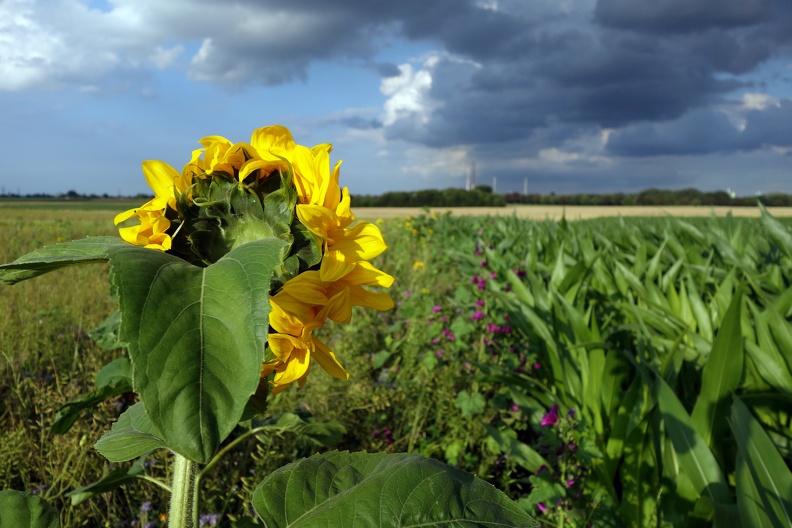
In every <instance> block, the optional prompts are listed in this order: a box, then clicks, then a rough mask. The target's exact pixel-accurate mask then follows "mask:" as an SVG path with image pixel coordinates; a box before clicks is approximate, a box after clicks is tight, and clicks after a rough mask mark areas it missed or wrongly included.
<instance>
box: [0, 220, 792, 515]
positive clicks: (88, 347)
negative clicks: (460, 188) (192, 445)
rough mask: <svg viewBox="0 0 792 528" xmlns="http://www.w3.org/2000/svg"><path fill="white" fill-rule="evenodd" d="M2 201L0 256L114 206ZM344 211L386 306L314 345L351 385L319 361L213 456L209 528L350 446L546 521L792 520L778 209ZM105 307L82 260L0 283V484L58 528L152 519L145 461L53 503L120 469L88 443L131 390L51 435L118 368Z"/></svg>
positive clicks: (206, 502)
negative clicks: (427, 469) (109, 483)
mask: <svg viewBox="0 0 792 528" xmlns="http://www.w3.org/2000/svg"><path fill="white" fill-rule="evenodd" d="M125 206H126V205H125ZM0 210H2V213H3V214H2V216H0V259H1V260H2V261H3V262H9V261H11V260H14V259H15V258H17V257H18V256H20V255H22V254H24V253H26V252H28V251H31V250H33V249H36V248H38V247H40V246H42V245H45V244H52V243H55V242H59V241H64V240H71V239H75V238H82V237H84V236H88V235H111V234H114V233H115V229H114V227H113V225H112V217H113V215H114V214H115V213H116V212H118V211H119V209H112V210H111V209H105V210H101V208H94V209H88V208H81V207H79V206H70V207H69V208H57V209H47V208H46V207H42V208H38V207H26V208H22V207H9V206H7V205H0ZM355 212H356V214H357V216H358V217H360V218H369V219H371V220H372V221H376V222H377V224H378V225H379V226H380V228H381V229H382V230H383V233H384V235H385V238H386V240H387V242H388V244H389V246H390V249H389V250H388V251H387V252H386V253H385V254H384V255H382V256H381V257H378V259H377V260H376V261H375V264H376V266H377V267H379V268H381V269H384V270H386V271H387V272H388V273H390V274H392V275H394V276H395V277H396V282H395V284H394V286H393V288H392V289H391V292H390V293H391V294H392V296H393V298H394V300H395V303H396V307H395V309H394V310H391V311H388V312H376V311H373V310H365V311H364V310H361V311H359V312H355V314H354V316H353V319H352V322H351V323H350V324H347V325H337V326H328V327H327V328H325V329H323V330H322V332H323V338H324V339H325V340H326V341H327V342H328V344H330V345H331V347H332V348H333V350H335V352H336V354H337V355H338V357H339V359H340V360H341V362H342V363H343V364H344V366H345V368H346V369H347V370H348V371H349V372H350V374H351V378H350V380H349V381H340V380H335V379H332V378H330V377H329V376H326V375H325V374H324V373H322V372H321V371H320V370H319V369H316V372H314V373H312V374H311V378H310V380H309V382H308V383H307V385H306V386H305V387H304V388H302V389H297V388H296V387H295V388H291V389H289V390H286V391H284V392H283V393H281V394H279V395H277V396H276V397H274V398H271V401H270V404H269V409H268V413H269V414H270V415H271V416H272V418H271V420H273V421H276V420H277V419H278V418H279V417H280V418H283V417H291V416H295V418H289V419H293V420H296V422H291V423H292V425H291V426H289V427H287V426H285V425H283V426H281V427H280V428H273V429H272V430H271V431H270V432H268V433H266V434H263V433H262V434H258V435H254V436H250V437H247V438H244V439H242V441H240V442H238V443H236V444H234V445H233V448H232V449H230V450H229V453H228V454H227V455H226V456H225V457H224V458H223V459H221V462H220V464H219V465H218V467H217V468H216V471H215V472H214V473H212V475H211V476H210V477H208V478H207V479H206V480H205V481H203V488H202V504H203V507H204V512H205V514H206V515H207V516H209V515H212V514H216V515H217V517H216V518H215V517H206V518H207V519H214V520H213V521H211V522H214V523H217V524H216V525H218V526H234V525H238V526H250V524H241V523H240V524H235V523H237V520H238V519H239V518H241V517H242V516H244V515H245V514H246V513H248V512H249V511H250V494H251V492H252V486H253V485H254V483H255V482H257V481H258V480H260V478H261V476H262V475H266V474H268V473H270V472H271V471H273V470H275V469H276V468H278V467H280V466H282V465H284V464H285V463H288V462H290V461H292V460H295V459H297V458H300V457H304V456H308V455H310V454H311V453H314V452H319V451H326V450H328V449H342V450H343V449H348V450H350V451H359V450H366V451H369V452H373V451H386V452H416V453H421V454H423V455H425V456H428V457H432V458H436V459H439V460H441V461H443V462H446V463H448V464H450V465H451V466H454V467H458V468H460V469H463V470H465V471H467V472H470V473H473V474H476V475H478V476H479V477H481V478H483V479H486V480H487V481H489V482H491V483H492V484H493V485H495V486H496V487H498V488H499V489H501V490H503V491H504V492H505V493H506V494H507V495H508V496H509V497H511V498H512V499H514V500H516V501H518V503H519V504H520V505H521V506H522V507H523V508H525V509H526V510H527V511H529V512H530V513H531V514H532V515H534V516H535V517H536V518H537V520H539V521H541V522H542V523H543V524H544V525H548V526H561V525H564V526H580V527H584V526H598V527H599V526H614V527H615V526H630V527H632V526H635V527H639V526H641V527H642V526H669V527H671V526H674V527H684V526H690V527H694V526H696V527H697V526H711V525H715V526H729V527H731V526H745V527H746V528H747V527H749V526H789V520H790V516H789V512H792V504H790V502H791V501H792V499H791V498H790V497H792V473H790V471H789V465H790V462H791V461H792V421H791V419H790V414H789V409H790V404H792V324H790V317H791V316H792V229H790V226H792V222H791V221H790V220H789V219H787V218H784V217H787V216H792V211H789V210H771V211H770V214H771V215H773V217H775V219H774V218H773V217H770V216H764V217H761V218H760V216H761V215H760V211H759V210H758V209H756V210H754V209H734V210H733V217H732V216H729V217H727V216H726V215H725V212H724V211H721V210H719V209H718V208H716V211H715V213H716V216H717V218H711V217H710V212H711V209H710V208H701V209H695V210H690V209H684V210H677V209H675V208H668V207H665V208H662V210H661V209H649V208H645V209H644V208H642V209H641V210H640V214H639V213H637V212H636V210H633V209H629V210H627V209H624V208H622V209H620V210H618V211H613V210H612V209H609V208H601V207H596V208H593V207H592V208H581V207H567V208H566V209H565V218H566V220H564V221H547V220H560V217H561V214H562V210H561V208H541V207H531V206H521V207H517V208H513V209H512V208H506V209H496V210H492V211H486V213H487V214H489V213H490V212H491V213H492V214H493V215H500V216H498V217H496V216H477V215H468V214H467V212H468V211H456V210H455V211H454V212H453V213H451V214H445V212H444V211H439V210H438V211H436V212H433V213H432V212H429V213H424V212H422V211H410V210H404V209H387V210H370V209H359V210H355ZM475 212H476V213H480V212H482V211H479V210H476V211H475ZM666 212H668V213H670V214H672V215H673V216H664V215H665V213H666ZM463 213H464V214H463ZM605 213H612V214H613V216H615V217H612V218H594V219H588V218H591V217H589V216H587V215H599V216H608V215H607V214H605ZM743 214H745V215H748V216H753V217H754V218H738V216H741V215H743ZM641 215H643V216H648V217H650V218H642V219H641V221H640V222H637V221H632V220H631V218H632V217H633V216H641ZM676 215H679V216H684V217H685V218H677V217H676ZM619 216H621V218H619ZM694 216H700V218H693V217H694ZM577 219H581V221H572V220H577ZM114 309H115V305H114V302H113V301H112V300H111V298H110V297H109V288H108V285H107V270H106V267H104V266H102V265H95V264H92V265H85V266H76V267H72V268H68V269H65V270H61V271H59V272H57V273H52V274H49V275H45V276H43V277H40V278H37V279H35V280H31V281H27V282H23V283H20V284H18V285H15V286H11V287H8V286H2V287H0V310H2V311H0V314H2V315H0V354H1V355H2V359H0V396H1V397H0V416H2V424H3V427H2V430H0V489H18V490H22V489H27V490H31V491H34V492H35V493H37V494H39V495H40V496H42V497H44V498H46V499H47V500H48V501H50V502H51V503H52V504H53V505H54V506H56V508H57V509H58V510H59V511H60V512H61V525H62V526H69V527H71V526H146V525H149V526H165V521H164V520H163V519H164V514H165V512H166V510H167V501H168V493H167V492H166V491H165V490H163V489H162V488H161V487H158V486H156V485H154V484H152V482H151V479H167V478H168V476H169V474H170V471H171V468H170V467H169V465H168V462H167V458H166V457H163V456H162V455H161V454H158V453H156V452H155V453H154V454H152V455H150V456H148V457H145V463H144V462H142V461H141V462H140V464H141V467H145V471H144V473H143V475H142V476H141V475H137V476H136V477H133V478H130V479H128V480H129V482H127V483H126V484H125V485H124V486H123V487H122V488H117V489H112V488H107V489H101V488H100V489H92V490H91V489H89V490H87V491H86V492H85V493H84V494H82V495H79V494H77V495H75V494H71V495H67V494H68V493H69V492H71V491H72V490H74V489H76V488H81V487H84V486H87V485H89V484H90V483H92V482H95V481H97V480H99V479H102V478H103V477H107V476H108V475H112V474H125V473H126V471H127V469H128V468H129V466H130V464H120V465H116V464H110V463H109V462H107V461H106V460H104V459H103V458H102V457H101V456H99V455H98V454H97V453H96V452H95V451H94V449H93V447H92V446H93V444H94V443H95V442H96V441H97V440H98V439H99V438H100V436H101V434H102V432H103V431H104V430H105V429H107V428H108V427H109V424H111V423H112V422H113V421H114V420H115V419H116V418H117V417H118V416H119V414H120V413H121V412H122V411H123V410H124V409H125V408H127V407H128V406H129V405H131V404H132V403H134V399H133V397H132V395H131V393H125V394H119V395H113V396H111V397H109V398H107V399H105V400H103V401H102V402H101V403H99V404H97V405H96V406H94V407H91V408H89V409H88V410H86V412H84V413H83V414H82V415H81V416H80V417H79V418H77V420H76V421H75V422H74V425H72V426H71V427H70V428H68V427H67V428H66V429H67V430H66V431H63V434H56V432H54V431H53V429H52V428H53V424H54V423H57V422H58V419H59V418H60V417H61V416H62V410H61V415H59V414H58V413H59V409H61V407H62V406H63V405H64V404H66V403H67V402H69V401H71V400H74V399H75V398H78V397H79V396H80V395H82V394H85V393H86V392H88V391H90V390H91V389H92V388H93V386H94V376H95V374H96V372H97V371H98V370H99V369H100V368H101V367H102V366H104V365H105V364H107V363H108V362H109V361H111V360H112V359H114V358H119V357H123V356H124V355H125V351H124V350H123V349H113V348H110V349H104V348H102V347H100V346H99V344H97V342H96V341H95V340H94V339H92V338H91V335H90V331H91V330H92V329H94V328H95V327H97V326H98V325H100V324H101V323H102V322H103V321H104V319H105V318H106V317H107V316H108V315H109V314H111V313H112V312H113V310H114ZM94 335H100V334H94ZM289 413H293V414H289ZM273 423H274V422H273ZM281 423H285V422H281ZM294 423H297V425H293V424H294ZM259 425H260V424H259ZM250 427H252V425H251V426H250ZM242 429H243V428H240V431H239V432H237V433H236V434H235V435H232V437H231V438H230V439H229V441H234V440H235V439H236V438H241V435H242ZM119 468H120V469H119ZM114 472H115V473H114ZM119 472H120V473H119ZM143 477H145V478H143ZM146 479H148V480H146ZM84 491H85V490H84ZM147 523H150V524H147ZM213 525H215V524H210V521H207V523H206V526H213Z"/></svg>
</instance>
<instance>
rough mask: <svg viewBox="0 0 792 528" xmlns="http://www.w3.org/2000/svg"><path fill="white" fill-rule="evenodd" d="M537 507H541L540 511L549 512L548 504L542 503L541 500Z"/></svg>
mask: <svg viewBox="0 0 792 528" xmlns="http://www.w3.org/2000/svg"><path fill="white" fill-rule="evenodd" d="M536 507H537V508H539V511H540V512H542V513H546V512H547V506H545V505H544V504H542V503H541V502H540V503H538V504H537V505H536Z"/></svg>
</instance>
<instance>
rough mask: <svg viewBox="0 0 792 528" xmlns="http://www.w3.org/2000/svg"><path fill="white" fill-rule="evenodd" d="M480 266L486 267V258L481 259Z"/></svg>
mask: <svg viewBox="0 0 792 528" xmlns="http://www.w3.org/2000/svg"><path fill="white" fill-rule="evenodd" d="M481 267H482V268H486V267H487V261H486V260H482V261H481Z"/></svg>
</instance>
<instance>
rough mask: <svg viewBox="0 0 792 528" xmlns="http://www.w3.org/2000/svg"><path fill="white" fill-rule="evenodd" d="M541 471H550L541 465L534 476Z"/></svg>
mask: <svg viewBox="0 0 792 528" xmlns="http://www.w3.org/2000/svg"><path fill="white" fill-rule="evenodd" d="M542 471H550V469H549V468H548V467H547V466H545V465H544V464H542V465H541V466H539V469H537V470H536V474H537V475H538V474H540V473H541V472H542Z"/></svg>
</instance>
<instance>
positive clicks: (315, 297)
mask: <svg viewBox="0 0 792 528" xmlns="http://www.w3.org/2000/svg"><path fill="white" fill-rule="evenodd" d="M283 291H285V292H286V293H288V294H289V295H291V296H292V297H294V298H295V299H297V300H298V301H300V302H302V303H305V304H311V305H324V304H326V303H327V301H328V299H327V289H326V288H325V286H324V285H323V284H322V280H321V279H320V277H319V272H318V271H304V272H303V273H300V274H299V275H297V276H296V277H294V278H293V279H290V280H289V281H288V282H286V284H284V285H283Z"/></svg>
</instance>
